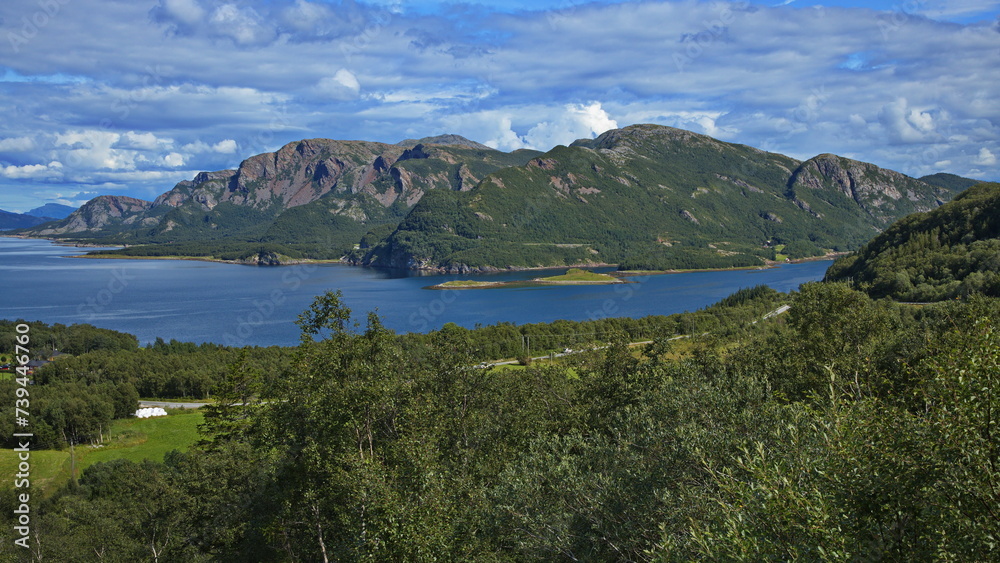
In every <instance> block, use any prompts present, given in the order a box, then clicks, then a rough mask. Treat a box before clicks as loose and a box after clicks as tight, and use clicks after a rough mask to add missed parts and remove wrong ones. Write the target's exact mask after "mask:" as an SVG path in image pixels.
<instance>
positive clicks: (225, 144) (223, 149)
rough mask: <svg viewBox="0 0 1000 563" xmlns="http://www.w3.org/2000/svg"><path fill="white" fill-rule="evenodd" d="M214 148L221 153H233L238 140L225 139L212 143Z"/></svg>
mask: <svg viewBox="0 0 1000 563" xmlns="http://www.w3.org/2000/svg"><path fill="white" fill-rule="evenodd" d="M212 150H213V151H214V152H217V153H219V154H233V153H235V152H236V141H235V140H233V139H223V140H221V141H219V142H218V143H215V144H214V145H212Z"/></svg>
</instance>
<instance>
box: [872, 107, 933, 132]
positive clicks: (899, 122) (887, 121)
mask: <svg viewBox="0 0 1000 563" xmlns="http://www.w3.org/2000/svg"><path fill="white" fill-rule="evenodd" d="M879 121H880V122H881V123H882V125H883V126H884V127H885V128H886V131H887V132H888V134H889V137H890V138H891V139H892V140H894V141H896V142H899V143H919V142H921V141H924V140H928V139H929V136H928V134H929V133H932V132H933V131H934V118H933V117H931V114H930V113H929V112H926V111H920V110H918V109H914V108H911V107H910V106H909V102H907V100H906V98H897V99H896V100H895V101H893V102H890V103H887V104H885V105H884V106H882V111H881V112H880V113H879Z"/></svg>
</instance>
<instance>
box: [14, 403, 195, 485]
mask: <svg viewBox="0 0 1000 563" xmlns="http://www.w3.org/2000/svg"><path fill="white" fill-rule="evenodd" d="M168 412H170V414H169V415H168V416H161V417H156V418H130V419H126V420H116V421H115V422H114V424H113V426H112V427H111V437H110V438H107V439H105V441H104V444H103V445H101V446H97V447H94V446H91V445H89V444H87V445H80V446H77V447H76V473H77V476H79V475H80V472H82V471H83V470H84V469H86V468H87V467H89V466H91V465H93V464H95V463H98V462H102V461H111V460H113V459H119V458H124V459H129V460H132V461H136V462H138V461H142V460H144V459H149V460H153V461H163V456H164V455H165V454H166V453H167V452H169V451H170V450H186V449H188V448H190V447H191V446H192V445H193V444H194V443H195V442H197V441H198V438H199V435H198V425H199V424H201V423H202V421H203V420H204V419H205V416H204V415H203V414H202V413H200V412H198V411H191V410H177V411H168ZM30 463H31V477H30V480H31V488H32V489H33V490H35V491H41V492H42V494H43V495H46V496H47V495H48V494H51V493H52V492H54V491H55V490H56V489H57V488H59V487H60V486H62V485H63V484H64V483H65V482H66V481H67V480H68V479H69V477H70V471H71V467H72V464H71V463H70V452H69V449H68V448H67V449H65V450H63V451H54V450H38V451H32V452H31V459H30ZM17 464H18V459H17V454H16V453H14V452H13V451H12V450H9V449H6V450H0V475H2V476H3V479H2V480H0V487H2V488H10V487H12V486H13V484H14V480H13V476H14V475H15V474H16V473H17ZM8 477H9V478H8Z"/></svg>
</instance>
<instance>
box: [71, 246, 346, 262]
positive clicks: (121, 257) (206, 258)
mask: <svg viewBox="0 0 1000 563" xmlns="http://www.w3.org/2000/svg"><path fill="white" fill-rule="evenodd" d="M101 248H103V247H101ZM65 258H89V259H91V260H193V261H196V262H215V263H217V264H234V265H236V266H295V265H297V264H344V265H346V266H350V265H351V264H349V263H347V262H345V261H343V260H340V259H339V258H332V259H326V260H323V259H319V258H301V259H293V260H289V261H283V262H281V263H279V264H261V263H259V262H252V261H242V260H223V259H221V258H212V257H211V256H180V255H171V256H126V255H123V254H106V255H102V254H76V255H73V256H66V257H65Z"/></svg>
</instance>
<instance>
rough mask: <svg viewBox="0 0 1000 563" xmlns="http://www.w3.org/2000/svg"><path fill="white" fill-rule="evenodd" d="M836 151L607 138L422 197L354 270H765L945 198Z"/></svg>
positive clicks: (855, 240)
mask: <svg viewBox="0 0 1000 563" xmlns="http://www.w3.org/2000/svg"><path fill="white" fill-rule="evenodd" d="M953 193H954V192H952V191H951V190H950V189H948V188H943V187H938V186H932V185H930V184H927V183H924V182H921V181H919V180H916V179H914V178H909V177H907V176H904V175H903V174H899V173H898V172H893V171H890V170H884V169H881V168H878V167H877V166H874V165H871V164H866V163H862V162H858V161H854V160H850V159H846V158H842V157H837V156H835V155H829V154H824V155H819V156H817V157H815V158H812V159H810V160H808V161H805V162H799V161H797V160H794V159H792V158H789V157H786V156H783V155H780V154H775V153H768V152H765V151H761V150H758V149H755V148H752V147H748V146H745V145H737V144H732V143H724V142H721V141H718V140H716V139H712V138H711V137H707V136H704V135H698V134H695V133H692V132H690V131H684V130H680V129H674V128H670V127H662V126H658V125H634V126H629V127H625V128H623V129H615V130H612V131H608V132H607V133H604V134H603V135H600V136H599V137H597V138H596V139H592V140H589V139H584V140H580V141H577V142H575V143H573V144H572V146H569V147H565V146H559V147H556V148H554V149H552V150H551V151H549V152H547V153H545V154H544V155H542V156H539V157H537V158H534V159H532V160H531V161H530V162H528V164H527V165H525V166H519V167H507V168H503V169H501V170H498V171H496V172H494V173H493V174H490V175H489V176H487V177H486V178H485V179H484V180H483V181H482V182H481V183H480V184H479V185H478V186H477V187H476V188H475V189H473V190H471V191H469V192H443V191H442V192H435V193H432V194H428V197H424V198H423V199H422V200H421V201H420V202H419V203H417V205H416V206H414V208H413V210H412V211H411V212H410V213H409V215H408V216H407V217H406V218H405V219H404V220H403V222H402V223H401V224H400V225H399V228H398V229H396V231H395V232H394V233H392V234H391V235H390V236H388V237H386V238H385V239H384V240H383V241H381V242H379V243H377V244H375V245H373V246H372V248H370V249H362V250H361V251H359V252H356V253H354V254H353V258H352V260H353V261H354V262H356V263H363V264H371V265H379V266H392V267H397V268H438V269H443V270H447V271H454V272H464V271H467V270H477V269H479V270H490V269H502V268H505V267H508V266H517V267H532V266H547V265H548V266H551V265H571V264H586V263H616V264H621V265H623V266H624V267H626V268H628V269H671V268H717V267H733V266H753V265H762V264H764V260H765V259H771V260H773V259H775V258H776V251H775V248H776V247H778V246H779V245H784V246H787V247H788V248H789V249H790V251H791V252H793V254H794V257H796V258H798V257H805V256H817V255H823V254H824V253H825V252H827V251H831V250H835V251H845V250H851V249H855V248H857V247H859V246H860V245H861V244H863V243H864V242H866V241H868V240H869V239H870V238H871V237H873V236H874V235H875V234H877V233H878V232H879V231H880V230H881V229H883V228H885V227H886V226H888V225H889V224H890V223H892V222H893V221H894V220H896V219H898V218H900V217H902V216H904V215H906V214H908V213H911V212H914V211H926V210H929V209H933V208H934V207H937V206H938V205H940V204H941V203H942V202H944V201H946V200H948V199H950V198H951V196H952V195H953Z"/></svg>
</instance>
